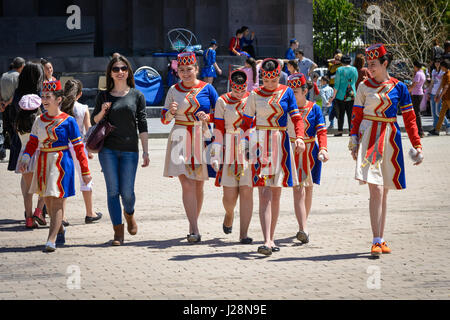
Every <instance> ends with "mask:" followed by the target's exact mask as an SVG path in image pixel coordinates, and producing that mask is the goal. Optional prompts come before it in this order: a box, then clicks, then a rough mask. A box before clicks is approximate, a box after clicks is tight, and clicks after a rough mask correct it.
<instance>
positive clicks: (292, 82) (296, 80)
mask: <svg viewBox="0 0 450 320" xmlns="http://www.w3.org/2000/svg"><path fill="white" fill-rule="evenodd" d="M287 81H288V86H289V87H290V88H292V89H295V88H301V87H303V86H304V85H305V84H306V77H305V75H304V74H303V73H293V74H291V75H290V76H289V77H288V79H287Z"/></svg>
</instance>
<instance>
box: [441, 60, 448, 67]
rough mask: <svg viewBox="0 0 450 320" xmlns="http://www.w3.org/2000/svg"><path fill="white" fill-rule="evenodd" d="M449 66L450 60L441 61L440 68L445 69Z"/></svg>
mask: <svg viewBox="0 0 450 320" xmlns="http://www.w3.org/2000/svg"><path fill="white" fill-rule="evenodd" d="M449 66H450V60H448V59H445V60H443V61H441V67H444V68H447V69H448V67H449Z"/></svg>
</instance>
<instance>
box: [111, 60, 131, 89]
mask: <svg viewBox="0 0 450 320" xmlns="http://www.w3.org/2000/svg"><path fill="white" fill-rule="evenodd" d="M117 62H123V63H125V64H126V66H127V67H128V78H127V84H128V86H129V87H130V88H135V84H134V74H133V69H132V68H131V64H130V62H129V61H128V59H127V58H125V57H124V56H122V55H121V56H118V57H114V58H112V59H111V61H109V64H108V67H107V68H106V91H108V92H110V91H111V90H112V89H114V80H113V78H112V77H111V70H112V67H113V65H114V64H115V63H117Z"/></svg>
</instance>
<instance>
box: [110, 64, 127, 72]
mask: <svg viewBox="0 0 450 320" xmlns="http://www.w3.org/2000/svg"><path fill="white" fill-rule="evenodd" d="M120 70H122V72H127V71H128V67H127V66H122V67H112V68H111V71H112V72H114V73H118V72H119V71H120Z"/></svg>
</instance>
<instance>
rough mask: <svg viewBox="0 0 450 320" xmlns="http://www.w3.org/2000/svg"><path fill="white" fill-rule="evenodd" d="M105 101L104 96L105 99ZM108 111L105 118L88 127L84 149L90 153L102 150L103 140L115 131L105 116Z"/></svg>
mask: <svg viewBox="0 0 450 320" xmlns="http://www.w3.org/2000/svg"><path fill="white" fill-rule="evenodd" d="M104 100H106V94H105V99H104ZM108 113H109V110H108V111H107V112H106V114H105V116H104V117H103V119H102V120H100V121H99V122H98V123H97V124H95V125H94V126H92V127H90V128H89V130H88V132H87V133H86V136H85V141H86V149H87V150H88V151H89V152H92V153H98V152H100V150H102V148H103V144H104V143H105V139H106V137H107V136H109V135H110V133H111V132H113V131H114V129H116V127H115V126H113V125H112V124H111V123H109V121H108V119H107V115H108Z"/></svg>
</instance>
